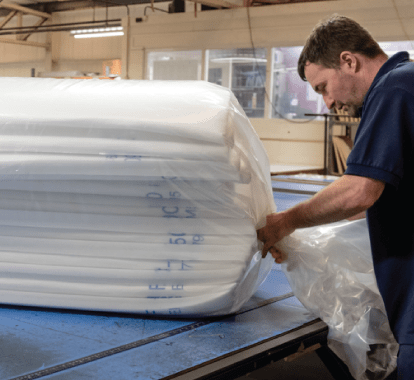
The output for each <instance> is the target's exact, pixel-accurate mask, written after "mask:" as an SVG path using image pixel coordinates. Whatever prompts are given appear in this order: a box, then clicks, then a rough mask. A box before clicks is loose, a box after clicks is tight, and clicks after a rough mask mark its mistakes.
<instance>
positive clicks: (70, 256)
mask: <svg viewBox="0 0 414 380" xmlns="http://www.w3.org/2000/svg"><path fill="white" fill-rule="evenodd" d="M0 88H1V90H2V91H0V116H1V117H0V133H1V138H0V195H1V196H0V302H2V303H9V304H15V305H28V306H45V307H62V308H75V309H87V310H102V311H119V312H135V313H143V314H151V315H153V314H163V315H181V316H189V315H203V316H205V315H221V314H227V313H233V312H235V311H237V310H238V309H239V308H240V307H241V306H242V305H243V304H244V303H245V302H246V301H247V300H248V299H249V298H250V297H251V295H252V294H253V293H254V291H255V290H256V289H257V287H258V286H259V284H260V283H261V281H263V279H264V278H265V277H266V275H267V273H268V272H269V270H270V268H271V265H272V259H271V258H270V257H269V258H267V259H266V260H261V259H260V252H259V249H258V242H257V238H256V229H257V228H259V227H262V226H263V225H264V224H265V218H266V215H267V214H269V213H271V212H274V211H275V207H274V202H273V197H272V191H271V185H270V170H269V163H268V159H267V155H266V152H265V150H264V148H263V145H262V143H261V142H260V140H259V138H258V136H257V134H256V133H255V131H254V130H253V128H252V126H251V124H250V122H249V120H248V118H247V117H246V115H245V114H244V112H243V110H242V108H241V107H240V105H239V104H238V102H237V100H236V98H235V97H234V95H233V94H232V93H231V91H229V90H228V89H225V88H223V87H220V86H217V85H213V84H210V83H206V82H201V81H194V82H187V81H177V82H175V81H168V82H163V81H83V80H60V79H40V78H0ZM269 256H270V255H269Z"/></svg>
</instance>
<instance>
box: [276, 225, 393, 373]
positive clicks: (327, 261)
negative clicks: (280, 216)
mask: <svg viewBox="0 0 414 380" xmlns="http://www.w3.org/2000/svg"><path fill="white" fill-rule="evenodd" d="M277 246H278V248H279V249H281V250H282V251H283V252H284V253H285V254H286V255H287V259H286V261H285V262H284V263H283V264H282V269H283V271H284V273H285V274H286V276H287V278H288V280H289V283H290V285H291V287H292V289H293V292H294V294H295V296H296V297H297V298H298V299H299V300H300V301H301V302H302V304H303V305H304V306H305V307H306V308H307V309H308V310H309V311H311V312H312V313H313V314H315V315H317V316H318V317H319V318H321V319H322V320H323V321H324V322H325V323H326V324H327V325H328V327H329V334H328V347H329V348H331V349H332V350H333V352H335V353H336V355H337V356H338V357H339V358H340V359H342V361H343V362H344V363H345V364H346V365H347V366H348V368H349V370H350V373H351V374H352V376H353V377H354V378H355V379H356V380H369V379H376V380H382V379H385V378H386V377H387V376H388V375H389V374H390V373H391V372H392V371H393V370H394V369H395V367H396V361H397V354H398V343H397V342H396V340H395V338H394V336H393V334H392V332H391V329H390V326H389V323H388V319H387V315H386V311H385V306H384V303H383V300H382V297H381V295H380V293H379V290H378V287H377V283H376V278H375V274H374V269H373V263H372V256H371V249H370V242H369V235H368V227H367V223H366V220H365V219H361V220H358V221H352V222H348V221H346V222H338V223H333V224H329V225H326V226H321V227H312V228H306V229H300V230H296V231H295V232H294V233H293V234H292V235H290V236H288V237H286V238H285V239H283V240H282V241H281V242H279V243H278V245H277Z"/></svg>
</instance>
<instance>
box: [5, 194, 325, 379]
mask: <svg viewBox="0 0 414 380" xmlns="http://www.w3.org/2000/svg"><path fill="white" fill-rule="evenodd" d="M274 195H275V202H276V205H277V208H278V211H281V210H283V209H285V208H287V207H290V206H291V205H293V204H295V203H298V202H300V201H302V200H304V199H307V198H309V196H310V195H307V194H293V193H283V192H280V191H275V192H274ZM326 334H327V327H326V325H325V324H324V323H323V322H321V321H320V320H319V319H317V318H315V316H313V315H311V314H310V313H309V312H308V311H307V310H306V309H305V308H304V307H303V306H302V305H301V303H300V302H299V301H298V300H297V299H296V297H294V296H293V294H292V293H291V288H290V286H289V284H288V282H287V280H286V277H285V275H284V274H283V272H282V271H281V268H280V266H279V265H277V264H274V265H273V268H272V271H271V273H270V274H269V276H268V278H267V279H266V281H265V282H264V283H263V284H262V285H261V287H260V288H259V290H258V291H257V292H256V293H255V295H254V296H253V297H252V298H251V299H250V300H249V301H248V302H247V303H246V304H245V305H244V306H243V308H242V309H241V310H240V311H239V312H238V313H237V314H235V315H230V316H223V317H218V318H208V319H204V318H200V319H165V318H159V317H156V316H150V315H149V316H142V315H132V314H115V313H113V314H111V313H98V312H83V311H68V310H58V309H41V308H26V307H14V306H7V305H2V306H0V342H1V344H0V379H2V380H6V379H21V380H23V379H36V378H42V379H54V380H57V379H62V380H63V379H65V380H66V379H67V380H72V379H73V380H74V379H100V380H106V379H108V380H109V379H117V380H123V379H125V380H130V379H140V380H141V379H142V380H143V379H201V378H209V379H211V378H217V379H218V378H226V379H231V378H234V377H235V374H238V376H241V375H243V374H244V373H245V372H246V371H248V370H249V368H250V367H251V366H252V365H253V364H252V363H254V365H255V366H256V365H257V363H259V362H261V361H262V362H263V363H264V364H263V365H265V364H267V363H265V362H266V360H267V361H269V360H270V359H266V357H268V356H272V359H275V360H276V359H278V358H280V357H281V356H282V357H283V356H286V355H289V354H291V353H294V352H295V351H296V350H297V348H298V346H299V344H300V343H302V342H304V341H307V340H309V342H310V343H309V344H311V343H312V342H313V340H316V341H319V342H323V341H324V340H326ZM312 339H313V340H312ZM307 344H308V343H307ZM250 370H252V368H250ZM220 376H221V377H220Z"/></svg>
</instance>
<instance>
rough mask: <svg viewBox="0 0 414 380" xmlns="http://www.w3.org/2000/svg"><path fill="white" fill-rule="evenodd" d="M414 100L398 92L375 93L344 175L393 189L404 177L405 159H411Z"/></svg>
mask: <svg viewBox="0 0 414 380" xmlns="http://www.w3.org/2000/svg"><path fill="white" fill-rule="evenodd" d="M413 108H414V99H413V97H412V95H411V94H409V93H407V92H406V91H405V90H403V89H400V88H394V89H392V90H387V89H386V88H384V87H382V88H379V89H374V91H373V92H372V93H371V94H370V96H369V99H368V101H367V102H366V104H364V109H363V116H362V119H361V122H360V125H359V127H358V131H357V134H356V136H355V145H354V148H353V149H352V151H351V153H350V155H349V157H348V160H347V169H346V171H345V174H351V175H359V176H363V177H369V178H373V179H378V180H380V181H384V182H386V183H389V184H391V185H393V186H395V187H398V184H399V182H400V180H401V178H402V176H403V174H404V158H405V156H406V155H407V154H409V156H410V157H411V151H412V136H411V134H410V133H409V131H410V128H412V127H411V124H412V123H414V119H413V114H414V112H413Z"/></svg>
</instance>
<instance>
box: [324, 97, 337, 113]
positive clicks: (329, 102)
mask: <svg viewBox="0 0 414 380" xmlns="http://www.w3.org/2000/svg"><path fill="white" fill-rule="evenodd" d="M323 101H324V102H325V104H326V106H327V107H328V110H330V109H331V108H333V107H334V105H335V101H334V100H333V99H332V98H331V97H330V96H329V95H324V96H323Z"/></svg>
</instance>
